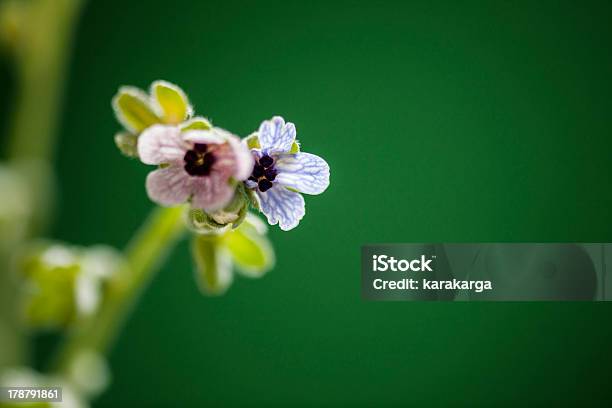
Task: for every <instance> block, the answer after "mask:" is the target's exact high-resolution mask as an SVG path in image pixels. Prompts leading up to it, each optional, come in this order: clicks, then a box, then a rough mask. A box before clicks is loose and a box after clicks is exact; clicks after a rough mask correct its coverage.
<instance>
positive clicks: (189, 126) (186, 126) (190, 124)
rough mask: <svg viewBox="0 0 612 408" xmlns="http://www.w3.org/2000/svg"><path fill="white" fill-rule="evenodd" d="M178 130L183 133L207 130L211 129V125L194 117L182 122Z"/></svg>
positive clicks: (203, 119)
mask: <svg viewBox="0 0 612 408" xmlns="http://www.w3.org/2000/svg"><path fill="white" fill-rule="evenodd" d="M180 128H181V131H183V132H184V131H186V130H209V129H212V124H211V123H210V122H209V121H208V120H207V119H205V118H203V117H201V116H196V117H195V118H192V119H189V120H188V121H186V122H183V123H182V124H181V126H180Z"/></svg>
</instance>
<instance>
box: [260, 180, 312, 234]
mask: <svg viewBox="0 0 612 408" xmlns="http://www.w3.org/2000/svg"><path fill="white" fill-rule="evenodd" d="M257 197H258V198H259V206H260V208H261V211H262V212H263V213H264V214H265V215H266V217H267V218H268V223H269V224H270V225H275V224H277V223H278V225H279V226H280V228H281V229H282V230H283V231H289V230H290V229H293V228H295V227H296V226H297V225H298V223H299V222H300V220H301V219H302V218H303V217H304V214H305V213H306V208H305V205H304V198H303V197H302V195H301V194H299V193H296V192H294V191H289V190H287V189H286V188H285V187H283V186H281V185H279V184H275V185H274V187H272V188H271V189H269V190H268V191H266V192H265V193H262V192H260V191H258V192H257Z"/></svg>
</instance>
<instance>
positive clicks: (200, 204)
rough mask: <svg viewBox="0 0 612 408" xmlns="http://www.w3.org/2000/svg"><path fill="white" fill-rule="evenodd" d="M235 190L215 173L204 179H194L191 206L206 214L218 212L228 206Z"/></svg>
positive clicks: (220, 175)
mask: <svg viewBox="0 0 612 408" xmlns="http://www.w3.org/2000/svg"><path fill="white" fill-rule="evenodd" d="M235 190H236V186H234V185H231V184H230V183H229V181H228V180H227V178H225V177H223V175H222V174H220V173H217V172H212V173H211V174H210V175H209V176H206V177H194V181H193V198H192V201H191V205H192V206H193V207H194V208H199V209H202V210H205V211H207V212H210V211H216V210H220V209H221V208H223V207H225V206H226V205H227V204H229V202H230V201H231V200H232V198H233V197H234V192H235Z"/></svg>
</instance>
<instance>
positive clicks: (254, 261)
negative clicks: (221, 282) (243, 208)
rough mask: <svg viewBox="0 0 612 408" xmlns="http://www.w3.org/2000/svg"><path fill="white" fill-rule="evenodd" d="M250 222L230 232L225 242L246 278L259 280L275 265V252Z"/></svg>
mask: <svg viewBox="0 0 612 408" xmlns="http://www.w3.org/2000/svg"><path fill="white" fill-rule="evenodd" d="M250 221H251V220H250V218H249V219H247V221H245V222H244V223H242V224H241V226H240V227H238V228H237V229H235V230H233V231H228V232H227V233H226V234H225V235H224V237H223V240H224V243H225V246H226V247H227V249H228V250H229V252H230V253H231V254H232V257H233V259H234V262H235V264H236V267H237V268H238V270H239V271H240V272H242V274H243V275H245V276H248V277H251V278H258V277H260V276H262V275H263V274H264V273H266V272H267V271H268V270H270V269H271V268H272V266H273V265H274V250H273V249H272V245H271V244H270V241H269V240H268V239H267V238H266V237H265V235H263V234H262V233H261V231H260V230H258V229H257V228H255V227H254V226H253V225H252V224H251V223H250Z"/></svg>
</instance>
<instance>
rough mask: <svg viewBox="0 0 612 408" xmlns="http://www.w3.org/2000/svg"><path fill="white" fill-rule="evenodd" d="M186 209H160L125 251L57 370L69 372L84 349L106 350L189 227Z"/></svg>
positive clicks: (63, 349)
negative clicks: (102, 297)
mask: <svg viewBox="0 0 612 408" xmlns="http://www.w3.org/2000/svg"><path fill="white" fill-rule="evenodd" d="M183 212H184V208H182V207H175V208H156V209H155V210H154V211H153V213H152V214H151V215H150V216H149V218H148V219H147V221H146V222H145V224H144V225H143V226H142V227H141V228H140V230H139V231H138V232H137V233H136V235H135V236H134V238H133V239H132V240H131V242H130V243H129V244H128V247H127V249H126V251H125V258H126V264H125V265H124V267H122V268H121V270H119V271H117V274H116V275H115V276H116V279H115V280H114V281H113V282H112V283H111V285H110V287H109V291H108V293H107V296H106V298H105V301H104V303H103V304H102V306H101V309H100V310H99V311H98V313H96V314H95V315H94V316H93V317H92V318H91V319H90V320H87V321H84V322H82V324H80V325H79V326H78V327H75V329H74V331H73V332H72V333H71V334H69V335H68V337H67V339H66V341H65V343H64V344H63V346H62V347H61V349H60V351H59V354H58V359H57V360H56V362H55V367H54V369H55V370H56V371H58V372H60V373H66V372H67V371H68V370H69V369H70V365H71V363H72V362H73V361H74V359H75V358H76V357H77V356H78V355H79V352H80V351H96V352H99V353H106V352H107V351H108V349H109V347H110V346H111V345H112V342H113V340H114V339H115V337H116V336H117V334H118V332H119V330H120V329H121V327H122V326H123V322H124V320H125V318H126V317H127V316H128V315H129V312H130V311H131V309H132V306H133V305H134V304H135V302H136V301H137V299H138V298H139V295H140V293H141V292H142V290H143V289H144V288H145V287H146V286H147V283H148V282H149V281H150V280H151V278H152V276H153V275H154V273H155V272H156V271H157V269H158V267H159V265H160V263H161V262H163V260H164V259H165V257H166V255H167V254H168V252H169V251H170V249H171V248H173V246H174V244H175V243H176V242H177V240H178V239H179V238H180V236H181V235H182V233H183V231H184V230H185V227H184V225H185V224H184V221H183Z"/></svg>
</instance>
